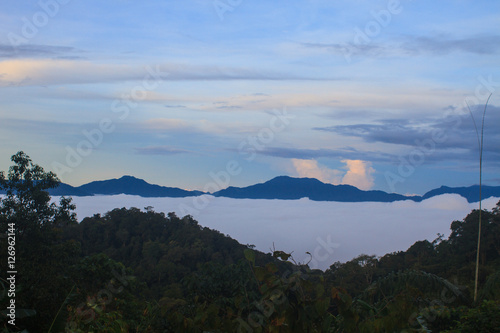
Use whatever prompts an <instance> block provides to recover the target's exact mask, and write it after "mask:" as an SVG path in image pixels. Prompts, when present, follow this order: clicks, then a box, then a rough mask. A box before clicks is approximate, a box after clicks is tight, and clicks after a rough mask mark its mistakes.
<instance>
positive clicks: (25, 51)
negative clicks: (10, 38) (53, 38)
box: [0, 44, 79, 59]
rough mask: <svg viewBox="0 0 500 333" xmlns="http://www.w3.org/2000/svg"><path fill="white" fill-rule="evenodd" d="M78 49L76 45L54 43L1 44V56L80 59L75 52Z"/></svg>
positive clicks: (9, 57)
mask: <svg viewBox="0 0 500 333" xmlns="http://www.w3.org/2000/svg"><path fill="white" fill-rule="evenodd" d="M77 51H78V50H77V49H75V48H74V47H68V46H54V45H37V44H30V45H19V46H15V47H14V46H12V45H7V44H0V58H8V59H14V58H16V59H17V58H38V57H44V58H47V57H50V58H71V59H79V57H78V56H75V55H67V54H68V53H69V54H74V53H75V52H77Z"/></svg>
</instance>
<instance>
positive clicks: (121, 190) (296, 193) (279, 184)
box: [0, 176, 500, 202]
mask: <svg viewBox="0 0 500 333" xmlns="http://www.w3.org/2000/svg"><path fill="white" fill-rule="evenodd" d="M4 193H5V192H4V191H0V194H4ZM49 193H50V194H51V195H52V196H93V195H115V194H129V195H138V196H141V197H172V198H181V197H191V196H199V195H202V194H211V195H213V196H215V197H227V198H235V199H281V200H294V199H301V198H309V199H310V200H315V201H341V202H361V201H374V202H393V201H399V200H413V201H417V202H418V201H422V200H425V199H428V198H431V197H433V196H437V195H441V194H447V193H452V194H459V195H461V196H462V197H464V198H465V199H467V201H468V202H477V201H478V198H479V186H478V185H473V186H469V187H448V186H441V187H439V188H436V189H433V190H431V191H429V192H427V193H425V194H424V195H423V196H418V195H413V196H407V195H402V194H397V193H387V192H384V191H364V190H360V189H358V188H357V187H354V186H351V185H332V184H325V183H323V182H321V181H319V180H317V179H314V178H293V177H288V176H279V177H276V178H273V179H271V180H269V181H267V182H265V183H261V184H255V185H251V186H247V187H233V186H230V187H228V188H226V189H223V190H220V191H217V192H214V193H204V192H202V191H188V190H183V189H180V188H175V187H166V186H159V185H154V184H149V183H147V182H146V181H144V180H142V179H139V178H135V177H132V176H123V177H121V178H119V179H109V180H101V181H93V182H90V183H88V184H84V185H81V186H78V187H74V186H71V185H68V184H65V183H61V184H59V186H58V187H57V188H53V189H50V190H49ZM489 197H500V186H486V185H483V186H482V198H483V199H486V198H489Z"/></svg>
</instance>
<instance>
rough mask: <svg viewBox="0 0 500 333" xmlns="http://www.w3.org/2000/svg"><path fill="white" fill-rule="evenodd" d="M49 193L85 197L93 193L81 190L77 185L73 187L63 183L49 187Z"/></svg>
mask: <svg viewBox="0 0 500 333" xmlns="http://www.w3.org/2000/svg"><path fill="white" fill-rule="evenodd" d="M49 194H50V195H53V196H75V197H86V196H91V195H93V194H92V193H90V192H87V191H85V190H82V189H81V188H79V187H74V186H71V185H68V184H65V183H60V184H59V186H58V187H56V188H51V189H49Z"/></svg>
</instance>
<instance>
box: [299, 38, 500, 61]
mask: <svg viewBox="0 0 500 333" xmlns="http://www.w3.org/2000/svg"><path fill="white" fill-rule="evenodd" d="M299 45H300V46H302V47H303V48H306V49H311V50H320V51H321V50H322V51H326V52H329V53H333V54H338V55H342V56H345V57H351V56H364V57H373V58H376V57H392V56H409V55H410V56H418V55H426V54H428V55H434V56H442V55H447V54H450V53H453V52H458V53H472V54H479V55H492V54H498V53H499V52H500V35H477V36H470V37H463V38H452V37H449V36H444V35H435V36H404V37H400V38H399V39H398V40H395V41H394V42H391V43H383V42H378V41H376V42H375V41H370V42H368V43H353V42H347V43H317V42H303V43H300V44H299Z"/></svg>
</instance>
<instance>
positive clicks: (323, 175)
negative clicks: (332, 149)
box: [292, 159, 375, 190]
mask: <svg viewBox="0 0 500 333" xmlns="http://www.w3.org/2000/svg"><path fill="white" fill-rule="evenodd" d="M342 163H345V165H346V166H345V168H346V169H347V171H346V172H345V173H344V172H343V171H340V170H334V169H330V168H328V167H326V166H323V165H319V164H318V161H316V160H301V159H292V164H293V167H294V169H295V172H296V173H297V175H298V176H299V177H307V178H316V179H318V180H320V181H322V182H323V183H327V184H334V185H338V184H348V185H352V186H356V187H357V188H359V189H362V190H369V189H371V188H372V187H373V185H374V178H373V173H374V172H375V169H373V168H372V167H371V163H370V162H366V161H362V160H342ZM342 175H343V176H342Z"/></svg>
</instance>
